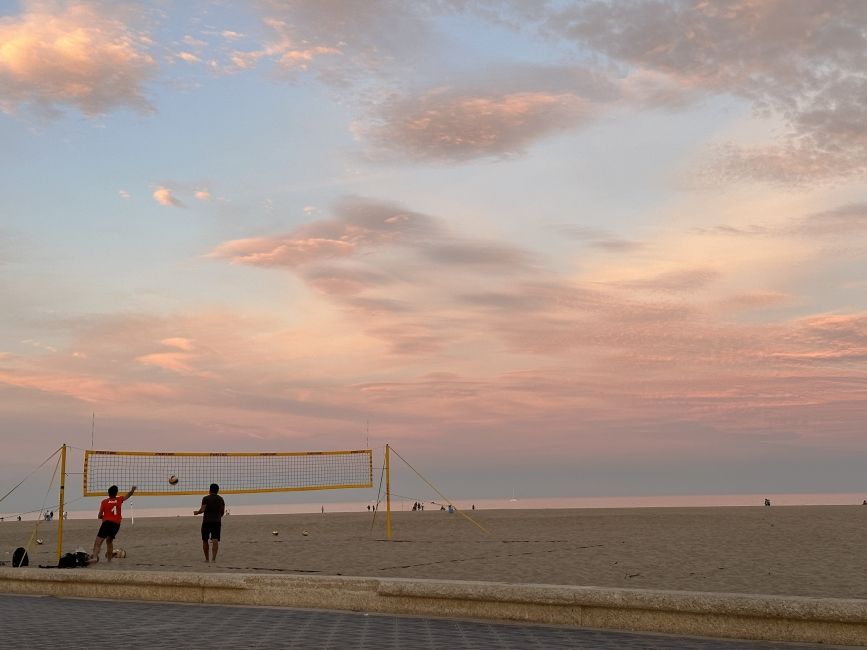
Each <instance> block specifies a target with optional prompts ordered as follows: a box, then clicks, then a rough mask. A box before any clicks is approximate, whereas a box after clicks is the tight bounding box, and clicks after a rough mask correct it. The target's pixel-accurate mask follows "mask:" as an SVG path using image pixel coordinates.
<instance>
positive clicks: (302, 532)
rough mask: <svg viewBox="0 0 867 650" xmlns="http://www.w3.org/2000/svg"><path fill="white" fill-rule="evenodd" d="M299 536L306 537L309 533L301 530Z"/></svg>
mask: <svg viewBox="0 0 867 650" xmlns="http://www.w3.org/2000/svg"><path fill="white" fill-rule="evenodd" d="M301 534H302V535H304V537H307V536H308V535H309V534H310V533H308V532H307V531H306V530H302V531H301Z"/></svg>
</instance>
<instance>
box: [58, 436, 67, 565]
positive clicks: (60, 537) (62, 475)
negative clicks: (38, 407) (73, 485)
mask: <svg viewBox="0 0 867 650" xmlns="http://www.w3.org/2000/svg"><path fill="white" fill-rule="evenodd" d="M65 490H66V443H63V446H62V447H61V448H60V505H59V508H60V512H58V513H57V515H58V516H57V564H60V557H61V556H62V555H63V508H64V505H63V497H64V492H65Z"/></svg>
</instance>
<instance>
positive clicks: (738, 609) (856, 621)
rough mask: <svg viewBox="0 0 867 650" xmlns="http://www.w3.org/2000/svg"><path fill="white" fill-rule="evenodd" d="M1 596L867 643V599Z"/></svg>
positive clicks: (536, 590) (497, 593)
mask: <svg viewBox="0 0 867 650" xmlns="http://www.w3.org/2000/svg"><path fill="white" fill-rule="evenodd" d="M0 593H6V594H31V595H36V594H39V595H50V596H59V597H77V598H116V599H128V600H150V601H159V602H181V603H210V604H226V605H264V606H277V607H310V608H326V609H335V610H350V611H365V612H378V613H390V614H409V615H420V616H446V617H453V618H474V619H489V620H502V621H520V622H527V623H548V624H558V625H572V626H576V627H589V628H607V629H618V630H632V631H646V632H665V633H669V634H689V635H696V636H712V637H727V638H741V639H753V640H768V641H800V642H809V643H826V644H836V645H865V646H867V600H856V599H837V598H802V597H795V596H761V595H750V594H724V593H697V592H685V591H657V590H643V589H609V588H602V587H570V586H559V585H518V584H502V583H493V582H460V581H444V580H407V579H398V578H354V577H342V576H333V577H325V576H296V575H270V574H241V573H207V574H201V573H169V572H150V571H141V572H133V571H123V570H118V571H88V570H87V569H29V568H22V569H13V568H0Z"/></svg>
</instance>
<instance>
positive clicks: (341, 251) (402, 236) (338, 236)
mask: <svg viewBox="0 0 867 650" xmlns="http://www.w3.org/2000/svg"><path fill="white" fill-rule="evenodd" d="M335 212H336V213H337V214H338V216H337V217H336V218H334V219H323V220H319V221H314V222H312V223H310V224H308V225H306V226H302V227H301V228H299V229H297V230H295V231H293V232H291V233H288V234H285V235H275V236H270V237H257V238H250V239H238V240H233V241H229V242H225V243H223V244H221V245H220V246H218V247H217V248H216V249H215V250H214V251H213V252H212V253H211V256H212V257H217V258H228V259H231V260H232V261H233V262H234V263H237V264H249V265H253V266H287V267H291V268H295V267H300V266H303V265H306V264H311V263H314V262H322V261H330V260H335V259H340V258H349V257H351V256H353V255H356V254H357V253H358V252H359V251H361V250H363V249H367V248H370V247H374V246H378V245H381V244H386V243H391V244H399V243H401V242H412V241H415V239H416V238H419V237H421V238H424V237H427V236H434V235H436V234H438V231H439V226H438V225H436V224H435V222H434V220H433V219H431V218H430V217H427V216H425V215H422V214H418V213H412V212H408V211H406V210H404V209H402V208H401V207H400V206H397V205H395V204H391V203H387V202H377V201H369V200H365V199H349V200H344V201H341V202H339V203H338V204H337V205H336V206H335Z"/></svg>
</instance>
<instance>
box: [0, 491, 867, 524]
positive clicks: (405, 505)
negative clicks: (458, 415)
mask: <svg viewBox="0 0 867 650" xmlns="http://www.w3.org/2000/svg"><path fill="white" fill-rule="evenodd" d="M233 496H235V497H240V496H243V497H244V498H245V499H249V498H250V495H231V494H229V495H225V499H226V502H227V503H226V505H227V509H228V512H229V514H230V515H278V514H305V513H321V512H322V508H323V507H324V508H325V512H326V513H329V512H365V511H367V508H368V506H372V505H374V504H375V503H376V502H375V500H363V499H359V500H350V501H338V502H328V501H306V502H303V503H300V502H299V503H260V504H250V503H244V504H233V503H232V498H233ZM149 498H151V497H139V498H137V499H136V498H134V499H133V500H130V502H129V505H128V506H126V507H125V508H124V515H125V517H124V519H134V518H135V517H180V516H184V515H190V516H192V514H191V513H192V510H193V509H195V508H196V507H198V503H199V500H198V498H197V497H196V496H184V497H178V499H179V500H182V501H183V505H178V506H160V507H147V506H139V505H137V504H138V503H141V502H142V500H146V499H149ZM765 499H770V501H771V504H772V506H820V505H822V506H831V505H861V504H862V502H863V501H864V499H867V492H865V493H856V492H832V493H789V494H781V493H765V494H700V495H653V496H605V497H586V496H584V497H525V498H523V497H519V496H516V497H512V498H500V499H485V498H479V499H472V498H467V499H463V498H462V499H453V500H452V503H453V504H454V505H455V506H456V507H457V508H459V509H462V510H471V509H472V508H473V506H475V508H476V509H477V510H551V509H559V508H708V507H737V506H741V507H742V506H763V505H764V500H765ZM415 501H419V502H422V499H421V498H418V499H417V500H413V499H407V498H404V497H401V498H392V500H391V509H392V512H401V511H411V510H412V506H413V504H414V503H415ZM92 502H93V504H94V505H93V507H92V508H88V509H84V510H83V509H80V508H79V509H72V508H70V509H68V510H67V512H68V513H69V518H70V519H91V518H93V517H95V514H94V512H95V509H96V508H97V507H98V503H99V500H98V499H97V498H96V497H93V498H92ZM423 503H424V507H425V510H438V509H439V508H440V507H441V506H447V505H448V502H446V501H443V500H442V499H437V500H433V501H431V500H427V501H423ZM380 508H381V509H382V508H385V500H384V499H383V500H382V501H381V503H380ZM17 515H18V513H14V512H13V513H0V517H2V518H3V519H4V520H5V521H6V522H9V521H15V519H16V517H17ZM37 517H38V513H26V514H22V520H28V521H33V520H35V519H36V518H37ZM55 521H56V516H55Z"/></svg>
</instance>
